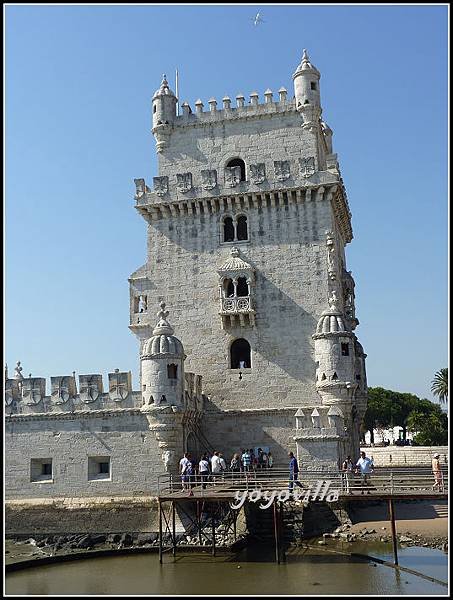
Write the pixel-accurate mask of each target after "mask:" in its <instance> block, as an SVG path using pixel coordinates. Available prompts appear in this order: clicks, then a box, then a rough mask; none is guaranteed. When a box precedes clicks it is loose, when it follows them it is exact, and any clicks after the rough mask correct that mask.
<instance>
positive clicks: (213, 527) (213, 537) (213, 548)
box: [211, 513, 215, 556]
mask: <svg viewBox="0 0 453 600" xmlns="http://www.w3.org/2000/svg"><path fill="white" fill-rule="evenodd" d="M211 515H212V516H211V524H212V556H215V518H214V514H212V513H211Z"/></svg>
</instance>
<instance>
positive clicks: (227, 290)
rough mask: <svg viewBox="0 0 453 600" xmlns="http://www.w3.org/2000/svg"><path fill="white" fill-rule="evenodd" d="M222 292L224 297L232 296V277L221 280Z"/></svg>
mask: <svg viewBox="0 0 453 600" xmlns="http://www.w3.org/2000/svg"><path fill="white" fill-rule="evenodd" d="M223 292H224V296H225V298H233V296H234V283H233V280H232V279H225V281H224V282H223Z"/></svg>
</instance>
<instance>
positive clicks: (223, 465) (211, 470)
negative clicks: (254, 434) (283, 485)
mask: <svg viewBox="0 0 453 600" xmlns="http://www.w3.org/2000/svg"><path fill="white" fill-rule="evenodd" d="M273 464H274V457H273V456H272V453H271V452H270V450H269V451H267V452H266V451H265V450H263V449H262V448H258V449H257V451H256V452H255V450H254V449H253V448H250V449H249V450H248V449H242V450H241V452H240V453H239V452H236V453H235V454H233V456H232V457H231V460H230V461H229V464H227V462H226V461H225V458H224V456H223V454H222V452H219V451H217V450H216V451H215V452H214V453H213V454H210V453H207V452H205V453H204V454H203V455H202V456H201V458H200V460H199V461H197V460H195V459H194V458H193V457H192V455H191V454H190V452H185V453H184V456H183V457H182V458H181V460H180V461H179V472H180V474H181V481H182V487H183V489H184V490H187V491H189V493H190V492H191V489H190V488H191V486H190V482H193V481H198V482H201V484H202V487H203V488H206V484H207V482H208V481H211V482H215V481H216V478H220V477H221V476H222V474H223V473H225V472H230V473H247V472H255V471H257V470H259V469H271V468H272V466H273Z"/></svg>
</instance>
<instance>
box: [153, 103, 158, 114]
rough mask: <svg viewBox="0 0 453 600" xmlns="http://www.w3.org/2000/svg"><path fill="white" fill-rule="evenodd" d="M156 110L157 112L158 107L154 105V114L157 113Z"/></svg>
mask: <svg viewBox="0 0 453 600" xmlns="http://www.w3.org/2000/svg"><path fill="white" fill-rule="evenodd" d="M156 110H157V106H156V105H154V108H153V113H155V112H156Z"/></svg>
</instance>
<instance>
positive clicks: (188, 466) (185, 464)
mask: <svg viewBox="0 0 453 600" xmlns="http://www.w3.org/2000/svg"><path fill="white" fill-rule="evenodd" d="M179 472H180V474H181V485H182V489H183V490H184V491H188V492H189V496H193V492H192V490H191V489H190V477H191V475H192V462H191V460H190V454H189V452H184V456H183V457H182V458H181V460H180V461H179Z"/></svg>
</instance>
